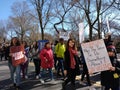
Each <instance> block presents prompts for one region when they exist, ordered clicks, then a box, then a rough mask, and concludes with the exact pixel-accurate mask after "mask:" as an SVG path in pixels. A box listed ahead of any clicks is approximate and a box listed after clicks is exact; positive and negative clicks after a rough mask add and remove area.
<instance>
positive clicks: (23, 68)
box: [21, 41, 29, 79]
mask: <svg viewBox="0 0 120 90" xmlns="http://www.w3.org/2000/svg"><path fill="white" fill-rule="evenodd" d="M22 45H23V46H24V48H25V51H24V52H25V62H24V63H23V64H21V71H22V78H23V79H28V64H29V60H28V53H29V47H28V45H27V42H26V41H23V42H22Z"/></svg>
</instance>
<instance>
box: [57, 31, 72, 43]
mask: <svg viewBox="0 0 120 90" xmlns="http://www.w3.org/2000/svg"><path fill="white" fill-rule="evenodd" d="M70 33H71V32H70V31H66V32H60V33H59V38H63V39H64V40H65V41H67V40H68V39H69V38H70Z"/></svg>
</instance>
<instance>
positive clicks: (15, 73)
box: [9, 37, 24, 90]
mask: <svg viewBox="0 0 120 90" xmlns="http://www.w3.org/2000/svg"><path fill="white" fill-rule="evenodd" d="M9 55H10V58H9V59H10V60H9V67H10V72H11V78H12V82H13V85H14V87H16V89H18V90H19V89H21V87H20V81H21V80H20V79H21V76H20V72H21V68H20V66H21V64H22V63H24V47H23V46H21V44H20V41H19V39H18V38H17V37H13V38H12V40H11V45H10V53H9Z"/></svg>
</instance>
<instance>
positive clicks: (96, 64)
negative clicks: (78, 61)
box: [81, 39, 112, 73]
mask: <svg viewBox="0 0 120 90" xmlns="http://www.w3.org/2000/svg"><path fill="white" fill-rule="evenodd" d="M81 47H82V51H83V54H84V57H85V61H86V64H87V67H88V70H89V73H95V72H100V71H105V70H109V68H110V66H112V64H111V62H110V59H109V56H108V53H107V50H106V46H105V44H104V41H103V40H102V39H101V40H96V41H92V42H88V43H83V44H81Z"/></svg>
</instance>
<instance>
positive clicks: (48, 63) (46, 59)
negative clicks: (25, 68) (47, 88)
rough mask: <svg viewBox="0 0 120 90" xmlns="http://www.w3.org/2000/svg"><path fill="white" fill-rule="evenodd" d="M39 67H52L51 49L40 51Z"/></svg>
mask: <svg viewBox="0 0 120 90" xmlns="http://www.w3.org/2000/svg"><path fill="white" fill-rule="evenodd" d="M40 59H41V67H42V68H45V69H46V68H52V67H53V66H54V59H53V51H52V49H46V48H44V49H42V50H41V52H40Z"/></svg>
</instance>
